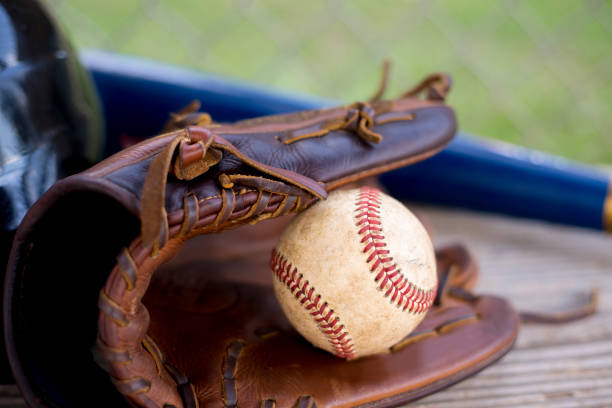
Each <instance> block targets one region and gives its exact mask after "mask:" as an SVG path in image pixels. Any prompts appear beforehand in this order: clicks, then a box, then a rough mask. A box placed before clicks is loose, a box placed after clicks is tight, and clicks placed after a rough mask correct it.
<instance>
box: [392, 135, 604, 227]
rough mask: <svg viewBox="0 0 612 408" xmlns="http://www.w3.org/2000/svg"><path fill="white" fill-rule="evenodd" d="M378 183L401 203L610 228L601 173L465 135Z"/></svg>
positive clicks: (519, 148) (537, 153) (512, 146)
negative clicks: (431, 205)
mask: <svg viewBox="0 0 612 408" xmlns="http://www.w3.org/2000/svg"><path fill="white" fill-rule="evenodd" d="M381 181H382V182H383V184H384V185H385V187H387V188H388V189H389V191H390V192H391V193H392V194H393V195H394V196H396V197H398V198H401V199H405V200H414V201H424V202H428V203H435V204H441V205H449V206H459V207H465V208H470V209H474V210H479V211H488V212H496V213H503V214H508V215H512V216H518V217H525V218H534V219H540V220H546V221H551V222H556V223H562V224H570V225H576V226H581V227H587V228H594V229H607V230H610V227H612V201H611V200H610V199H609V197H608V195H609V188H608V184H609V177H608V175H606V174H605V173H603V172H601V171H598V170H595V169H593V168H591V167H587V166H584V165H580V164H578V163H575V162H571V161H569V160H565V159H562V158H559V157H556V156H552V155H548V154H545V153H542V152H538V151H533V150H529V149H525V148H521V147H518V146H514V145H510V144H506V143H501V142H492V141H487V140H483V139H479V138H475V137H473V136H470V135H468V134H465V133H460V134H458V135H457V137H456V138H455V140H453V142H451V143H450V145H449V146H447V147H446V149H444V150H443V151H442V152H441V153H439V154H438V155H436V156H434V157H432V158H431V159H428V160H425V161H423V162H421V163H417V164H415V165H413V166H409V167H405V168H402V169H399V170H396V171H393V172H391V173H388V174H384V175H383V176H382V177H381Z"/></svg>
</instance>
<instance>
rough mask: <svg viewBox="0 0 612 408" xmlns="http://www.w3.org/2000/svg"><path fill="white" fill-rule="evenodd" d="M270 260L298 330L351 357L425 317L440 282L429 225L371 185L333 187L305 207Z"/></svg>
mask: <svg viewBox="0 0 612 408" xmlns="http://www.w3.org/2000/svg"><path fill="white" fill-rule="evenodd" d="M270 266H271V268H272V271H273V275H274V277H273V281H274V293H275V294H276V297H277V299H278V301H279V303H280V305H281V307H282V309H283V311H284V313H285V315H286V316H287V318H288V319H289V321H290V322H291V323H292V324H293V326H294V327H295V329H296V330H297V331H298V332H300V333H301V334H302V335H303V336H304V337H305V338H306V339H307V340H308V341H310V342H311V343H312V344H313V345H315V346H316V347H319V348H322V349H324V350H327V351H329V352H330V353H333V354H335V355H336V356H338V357H342V358H345V359H354V358H358V357H363V356H368V355H373V354H380V353H386V352H388V351H389V349H390V347H392V346H393V345H394V344H396V343H398V342H399V341H400V340H402V339H403V338H404V337H406V336H407V335H408V334H409V333H410V332H411V331H412V330H413V329H414V328H415V327H416V326H417V325H418V324H419V323H420V322H421V320H423V318H424V317H425V314H426V312H427V310H428V309H429V308H430V307H431V304H432V303H433V300H434V297H435V293H436V288H437V275H436V259H435V255H434V250H433V246H432V244H431V240H430V238H429V235H428V234H427V231H426V230H425V228H424V227H423V225H422V224H421V223H420V222H419V220H418V219H417V218H416V217H415V216H414V215H413V214H412V213H411V212H410V211H409V210H408V209H407V208H406V207H405V206H404V205H402V204H401V203H400V202H399V201H397V200H395V199H394V198H392V197H389V196H388V195H386V194H383V193H382V192H380V191H379V190H377V189H374V188H371V187H363V188H360V189H354V190H341V191H336V192H332V193H331V194H330V195H329V197H328V198H327V200H324V201H320V202H318V203H316V204H315V205H313V206H312V207H311V208H309V209H307V210H306V211H304V212H302V213H301V214H299V215H298V216H297V217H296V218H295V219H294V220H293V221H292V222H291V224H289V226H288V227H287V228H286V229H285V231H284V232H283V234H282V235H281V237H280V240H279V242H278V244H277V245H276V248H275V249H274V250H273V251H272V257H271V260H270Z"/></svg>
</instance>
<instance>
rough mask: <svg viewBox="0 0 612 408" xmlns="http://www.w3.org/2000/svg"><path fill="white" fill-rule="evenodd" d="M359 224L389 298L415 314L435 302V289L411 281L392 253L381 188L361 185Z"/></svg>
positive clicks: (357, 203) (378, 279)
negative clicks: (383, 214)
mask: <svg viewBox="0 0 612 408" xmlns="http://www.w3.org/2000/svg"><path fill="white" fill-rule="evenodd" d="M355 207H356V208H355V212H356V213H357V215H356V216H355V218H356V226H357V228H359V230H358V234H359V235H360V236H361V241H360V243H361V244H362V245H363V252H364V253H366V254H368V258H367V263H368V264H369V265H370V271H371V272H372V273H374V274H375V277H374V281H375V282H376V283H378V289H379V290H381V291H384V292H385V297H390V298H389V301H390V302H391V303H392V304H394V305H396V306H397V307H398V308H401V309H402V310H403V311H407V312H410V313H414V314H419V313H423V312H425V311H427V310H428V309H429V308H430V307H431V304H432V303H433V301H434V298H435V293H436V289H435V288H432V289H423V288H420V287H418V286H416V285H415V284H414V283H412V282H410V281H409V280H408V279H407V278H406V277H405V276H404V274H403V273H402V272H401V270H400V269H399V268H398V266H397V264H396V263H395V262H394V261H393V257H392V256H391V254H390V253H389V249H388V248H387V243H386V242H385V235H384V231H383V229H382V220H381V216H380V210H381V195H380V191H378V190H376V189H373V188H371V187H362V188H361V189H360V190H359V194H358V195H357V199H356V201H355Z"/></svg>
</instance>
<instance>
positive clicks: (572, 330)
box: [410, 207, 612, 408]
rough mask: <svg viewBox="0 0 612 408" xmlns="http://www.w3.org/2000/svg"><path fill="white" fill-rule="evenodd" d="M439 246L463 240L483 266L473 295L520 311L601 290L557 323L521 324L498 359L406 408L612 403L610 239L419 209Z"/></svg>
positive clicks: (566, 304) (573, 301) (556, 306)
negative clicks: (569, 319) (585, 310)
mask: <svg viewBox="0 0 612 408" xmlns="http://www.w3.org/2000/svg"><path fill="white" fill-rule="evenodd" d="M417 209H418V210H419V212H420V213H422V214H424V215H426V216H427V217H428V219H429V220H430V223H431V225H432V228H433V229H434V230H435V232H436V242H437V243H450V242H462V243H464V244H465V245H466V246H468V247H469V248H470V249H471V250H472V252H473V253H474V254H475V256H476V257H477V259H478V263H479V265H480V272H481V275H480V282H479V284H478V285H477V288H476V291H477V292H481V293H493V294H497V295H499V296H503V297H506V298H508V299H510V300H511V301H512V303H513V304H514V305H515V307H516V308H517V309H519V310H530V311H531V310H536V311H542V312H547V311H548V312H551V311H559V310H564V309H566V310H567V309H569V308H572V307H575V306H576V305H578V304H581V302H584V300H585V299H586V298H587V295H588V293H589V291H590V290H591V288H598V289H599V292H600V293H599V294H600V296H599V297H600V305H599V308H598V312H597V313H596V314H595V315H594V316H591V317H589V318H586V319H583V320H580V321H577V322H573V323H568V324H563V325H542V324H523V325H522V326H521V331H520V334H519V337H518V340H517V343H516V346H515V348H514V350H512V351H511V352H510V353H509V354H508V355H507V356H506V357H504V358H503V359H502V360H500V361H499V362H498V363H496V364H494V365H492V366H491V367H488V368H487V369H485V370H483V371H482V372H481V373H479V374H478V375H476V376H474V377H472V378H470V379H467V380H466V381H463V382H462V383H459V384H456V385H455V386H453V387H451V388H449V389H447V390H444V391H442V392H439V393H437V394H434V395H431V396H429V397H427V398H425V399H423V400H420V401H417V402H416V403H414V404H411V405H410V406H412V407H421V408H426V407H427V408H430V407H439V408H450V407H453V408H455V407H457V408H461V407H492V406H495V407H497V406H507V407H536V406H537V407H577V406H580V407H604V406H612V313H611V312H612V297H611V296H610V295H609V294H610V293H612V250H611V248H612V246H611V244H612V237H610V236H608V235H606V234H603V233H600V232H594V231H586V230H581V229H578V228H571V227H564V226H558V225H551V224H547V223H541V222H532V221H524V220H516V219H511V218H506V217H499V216H492V215H485V214H480V213H471V212H467V211H462V210H449V209H440V208H431V207H417Z"/></svg>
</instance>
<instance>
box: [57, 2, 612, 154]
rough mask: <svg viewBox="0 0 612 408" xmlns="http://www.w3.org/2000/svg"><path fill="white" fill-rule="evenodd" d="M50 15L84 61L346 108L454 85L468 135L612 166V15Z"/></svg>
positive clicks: (95, 6)
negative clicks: (147, 61) (212, 77)
mask: <svg viewBox="0 0 612 408" xmlns="http://www.w3.org/2000/svg"><path fill="white" fill-rule="evenodd" d="M46 2H47V4H48V5H49V7H50V9H51V10H52V11H53V12H54V14H55V15H56V16H57V18H58V19H59V20H60V22H61V23H62V24H63V25H64V27H65V28H66V30H67V31H68V33H69V34H70V36H71V38H72V40H73V42H74V43H75V44H76V45H77V46H79V47H95V48H103V49H107V50H111V51H115V52H119V53H126V54H134V55H140V56H144V57H148V58H153V59H158V60H164V61H167V62H170V63H173V64H180V65H184V66H188V67H192V68H196V69H198V70H202V71H205V72H209V73H214V74H219V75H223V76H227V77H233V78H239V79H243V80H247V81H249V82H254V83H258V84H263V85H266V86H269V87H273V88H278V89H284V90H289V91H295V92H301V93H308V94H315V95H320V96H325V97H331V98H335V99H338V100H343V101H353V100H363V99H365V98H367V97H368V96H370V95H371V94H372V93H373V92H374V90H375V89H376V87H377V85H378V82H379V78H380V66H381V61H382V60H383V59H384V58H389V59H390V60H391V62H392V71H391V81H390V84H389V88H388V95H390V96H394V95H397V94H399V93H400V92H402V91H404V90H405V89H407V88H408V87H410V86H411V85H412V84H414V83H415V82H416V81H418V80H419V79H421V78H422V77H423V76H425V75H426V74H428V73H429V72H431V71H446V72H448V73H450V74H451V75H452V76H453V78H454V88H453V91H452V93H451V96H450V98H449V102H450V104H452V105H453V106H454V107H455V108H456V110H457V114H458V118H459V124H460V128H461V129H462V130H466V131H469V132H473V133H476V134H479V135H482V136H486V137H490V138H495V139H500V140H505V141H509V142H512V143H517V144H521V145H525V146H528V147H532V148H537V149H542V150H546V151H549V152H552V153H555V154H559V155H563V156H566V157H569V158H573V159H577V160H582V161H587V162H591V163H611V162H612V138H610V137H609V135H608V132H609V129H610V125H611V124H612V120H611V118H610V116H611V115H610V108H611V102H612V74H611V73H612V2H610V1H569V0H544V1H543V0H538V1H524V2H521V1H484V0H483V1H451V0H448V1H390V0H386V1H385V0H379V1H373V0H369V1H365V0H355V1H321V0H308V1H301V2H291V1H286V0H285V1H282V0H269V1H268V0H266V1H264V0H259V1H256V0H252V1H251V0H242V1H196V0H182V1H180V0H179V1H170V0H164V1H154V0H105V1H91V0H47V1H46ZM203 102H204V109H205V107H206V105H205V104H206V101H203Z"/></svg>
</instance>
